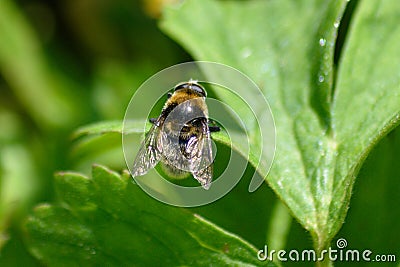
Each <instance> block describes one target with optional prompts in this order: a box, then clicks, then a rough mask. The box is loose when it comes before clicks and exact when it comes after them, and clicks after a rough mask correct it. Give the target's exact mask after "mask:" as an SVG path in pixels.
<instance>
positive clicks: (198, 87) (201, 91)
mask: <svg viewBox="0 0 400 267" xmlns="http://www.w3.org/2000/svg"><path fill="white" fill-rule="evenodd" d="M190 89H192V90H193V91H195V92H196V93H198V94H200V95H202V96H204V97H206V90H204V88H203V86H201V85H200V84H196V83H194V84H191V86H190Z"/></svg>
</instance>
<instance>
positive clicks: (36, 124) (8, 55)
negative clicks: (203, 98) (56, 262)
mask: <svg viewBox="0 0 400 267" xmlns="http://www.w3.org/2000/svg"><path fill="white" fill-rule="evenodd" d="M163 2H164V3H163ZM166 2H168V1H139V0H135V1H124V0H117V1H97V0H83V1H82V0H73V1H52V0H48V1H31V0H22V1H11V0H5V1H1V2H0V125H1V126H0V127H1V128H0V129H1V130H0V266H3V265H5V266H7V265H8V264H10V263H13V264H15V265H14V266H19V265H20V264H22V263H24V262H28V263H31V264H33V263H35V261H34V260H33V259H32V258H30V256H29V254H28V253H27V252H26V249H25V248H24V245H23V244H22V239H21V236H23V233H21V223H23V221H24V220H23V219H24V218H25V217H26V215H27V214H28V213H29V211H30V210H31V209H32V207H33V206H34V205H35V204H37V203H40V202H47V201H51V200H53V199H54V193H53V192H54V190H53V186H52V181H53V174H54V172H56V171H58V170H74V171H82V172H85V173H88V172H89V170H90V166H91V164H92V163H94V162H97V163H104V164H107V165H108V166H110V167H112V168H114V169H117V170H121V169H123V168H124V161H123V156H122V151H121V149H120V137H119V138H118V143H117V144H115V141H114V143H112V144H108V145H109V146H110V147H114V148H115V147H117V148H118V149H114V150H111V151H107V147H102V148H100V149H99V150H100V151H103V152H104V151H107V152H106V153H104V154H102V153H101V152H98V151H97V152H98V153H91V156H90V157H88V156H86V157H85V153H80V152H76V151H75V150H74V148H73V144H72V142H71V134H72V133H73V131H74V130H76V128H77V127H79V126H82V125H85V124H88V123H91V122H96V121H101V120H122V118H123V115H124V112H125V108H126V106H127V104H128V102H129V100H130V97H131V96H132V94H133V92H134V90H136V88H138V87H139V85H140V84H141V83H142V82H144V81H145V80H146V79H147V78H149V77H150V76H151V75H153V74H154V73H155V72H157V71H159V70H162V69H163V68H165V67H168V66H170V65H173V64H176V63H179V62H184V61H188V60H191V57H190V56H189V55H188V54H187V53H186V52H185V51H184V50H183V49H182V48H180V47H179V46H178V45H177V44H176V43H175V42H173V41H171V40H170V39H169V38H168V37H166V36H165V35H164V34H163V33H162V32H161V31H160V30H159V29H158V27H157V19H158V18H159V16H160V12H161V8H162V5H163V4H165V3H166ZM169 2H172V1H169ZM104 143H106V144H107V142H104ZM86 154H87V153H86ZM93 154H95V155H96V156H95V157H93Z"/></svg>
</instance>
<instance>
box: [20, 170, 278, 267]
mask: <svg viewBox="0 0 400 267" xmlns="http://www.w3.org/2000/svg"><path fill="white" fill-rule="evenodd" d="M131 181H132V180H131V179H130V177H129V175H123V176H120V175H119V174H117V173H114V172H112V171H110V170H108V169H106V168H104V167H101V166H94V167H93V171H92V178H87V177H85V176H83V175H81V174H77V173H68V172H67V173H59V174H57V176H56V182H55V184H56V189H57V190H56V191H57V193H58V196H59V202H58V203H56V204H43V205H41V206H38V207H37V208H36V209H35V211H34V214H33V215H32V216H31V217H30V218H29V219H28V221H27V225H26V227H27V231H28V234H29V240H28V242H29V245H30V248H31V252H32V253H33V254H34V255H35V256H36V257H37V258H38V259H40V260H41V261H42V262H43V263H44V264H45V265H49V266H71V265H80V266H82V265H85V266H87V265H90V266H99V265H111V266H117V265H118V266H121V265H122V266H128V265H129V266H132V265H134V266H177V265H190V266H204V265H212V264H218V265H226V266H259V265H260V264H271V263H266V262H264V263H263V262H260V261H258V259H257V250H256V249H255V248H254V247H253V246H251V245H250V244H249V243H247V242H246V241H244V240H242V239H241V238H239V237H237V236H235V235H233V234H230V233H228V232H226V231H224V230H223V229H221V228H219V227H217V226H216V225H214V224H212V223H210V222H208V221H206V220H205V219H203V218H201V217H200V216H198V215H196V214H191V213H189V212H188V211H187V210H184V209H181V208H176V207H171V206H168V205H165V204H163V203H160V202H158V201H156V200H154V199H152V198H151V197H149V196H148V195H146V194H145V193H144V192H143V191H142V190H141V189H140V188H139V187H138V186H137V185H135V184H133V183H132V182H131Z"/></svg>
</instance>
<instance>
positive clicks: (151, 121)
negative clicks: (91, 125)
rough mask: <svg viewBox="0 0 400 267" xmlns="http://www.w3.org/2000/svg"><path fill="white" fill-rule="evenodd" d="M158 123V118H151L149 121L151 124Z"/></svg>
mask: <svg viewBox="0 0 400 267" xmlns="http://www.w3.org/2000/svg"><path fill="white" fill-rule="evenodd" d="M156 121H157V118H150V119H149V122H150V123H152V124H155V123H156Z"/></svg>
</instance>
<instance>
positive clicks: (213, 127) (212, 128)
mask: <svg viewBox="0 0 400 267" xmlns="http://www.w3.org/2000/svg"><path fill="white" fill-rule="evenodd" d="M208 124H209V125H208V129H209V131H210V132H211V133H214V132H219V131H220V130H221V129H220V128H219V126H217V123H216V122H215V121H214V120H212V119H208ZM210 124H211V125H210Z"/></svg>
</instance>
